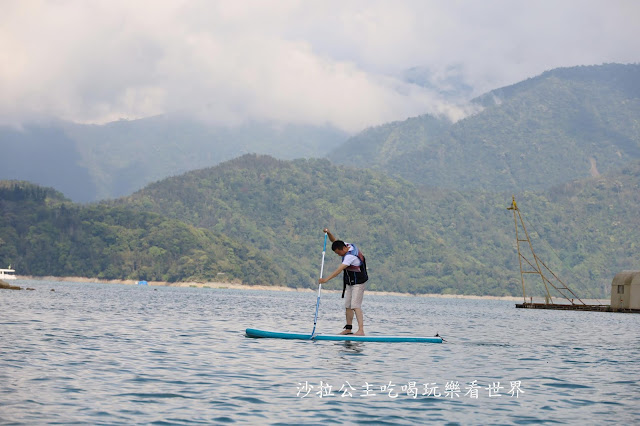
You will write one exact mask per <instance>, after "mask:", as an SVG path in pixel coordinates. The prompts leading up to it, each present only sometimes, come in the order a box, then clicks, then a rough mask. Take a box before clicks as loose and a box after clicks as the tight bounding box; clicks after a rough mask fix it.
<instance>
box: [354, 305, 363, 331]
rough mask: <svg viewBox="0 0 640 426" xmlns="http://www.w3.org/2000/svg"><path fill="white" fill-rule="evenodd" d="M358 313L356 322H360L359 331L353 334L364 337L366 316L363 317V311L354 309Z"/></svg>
mask: <svg viewBox="0 0 640 426" xmlns="http://www.w3.org/2000/svg"><path fill="white" fill-rule="evenodd" d="M353 311H355V313H356V320H358V331H356V332H355V333H353V334H354V335H356V336H364V323H363V321H364V315H362V309H360V308H355V309H353Z"/></svg>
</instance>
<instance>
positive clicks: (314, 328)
mask: <svg viewBox="0 0 640 426" xmlns="http://www.w3.org/2000/svg"><path fill="white" fill-rule="evenodd" d="M326 251H327V233H326V232H325V233H324V246H323V247H322V263H321V264H320V278H322V275H323V273H324V254H325V253H326ZM321 291H322V283H318V300H317V301H316V316H315V317H314V318H313V331H312V332H311V337H313V335H314V334H315V332H316V324H317V323H318V308H319V307H320V292H321Z"/></svg>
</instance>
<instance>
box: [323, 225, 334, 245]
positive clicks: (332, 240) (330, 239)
mask: <svg viewBox="0 0 640 426" xmlns="http://www.w3.org/2000/svg"><path fill="white" fill-rule="evenodd" d="M323 231H324V232H326V233H327V236H329V241H331V242H334V241H335V240H336V237H334V236H333V234H332V233H331V231H329V228H324V229H323Z"/></svg>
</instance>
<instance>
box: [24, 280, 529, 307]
mask: <svg viewBox="0 0 640 426" xmlns="http://www.w3.org/2000/svg"><path fill="white" fill-rule="evenodd" d="M18 280H33V281H62V282H76V283H101V284H125V285H137V284H138V281H135V280H100V279H98V278H87V277H54V276H46V277H34V276H27V275H22V276H19V277H18ZM147 283H148V284H149V286H150V287H191V288H212V289H232V290H267V291H294V292H313V293H315V292H316V291H317V290H316V289H313V288H292V287H284V286H267V285H249V284H240V283H234V282H216V281H210V282H204V283H203V282H189V281H186V282H175V283H170V282H165V281H147ZM322 291H323V292H326V293H342V290H329V289H324V288H323V289H322ZM367 294H372V295H377V296H404V297H434V298H441V299H478V300H506V301H513V302H517V301H522V297H518V296H477V295H466V294H410V293H399V292H392V291H376V290H367Z"/></svg>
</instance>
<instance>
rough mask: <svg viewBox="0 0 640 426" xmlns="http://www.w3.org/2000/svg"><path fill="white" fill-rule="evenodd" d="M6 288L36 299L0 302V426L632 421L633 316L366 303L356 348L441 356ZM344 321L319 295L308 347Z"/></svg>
mask: <svg viewBox="0 0 640 426" xmlns="http://www.w3.org/2000/svg"><path fill="white" fill-rule="evenodd" d="M19 284H20V285H22V286H23V287H24V286H28V287H33V288H36V290H35V291H30V292H26V291H12V292H3V293H0V327H2V333H1V334H0V359H2V365H1V367H0V423H24V424H42V423H64V424H66V423H71V422H78V423H83V424H95V423H108V424H114V423H126V424H130V423H153V422H166V423H195V422H198V423H228V422H240V423H259V424H264V423H281V424H282V423H290V424H306V423H314V424H324V423H356V422H362V423H375V424H385V423H387V424H414V423H425V422H427V421H434V422H436V423H445V422H453V423H455V422H458V423H464V424H468V423H472V424H487V423H521V422H524V423H528V422H531V423H535V422H558V423H572V424H574V423H576V422H579V421H582V422H586V423H590V424H598V423H604V422H606V421H609V420H610V419H612V418H615V419H616V420H617V421H620V422H623V423H629V424H632V423H638V421H640V408H639V407H638V404H637V399H638V397H639V396H640V387H639V385H638V383H637V381H636V380H633V379H632V378H634V377H637V376H638V373H639V372H640V367H639V365H640V363H639V361H640V356H639V355H638V351H637V349H638V348H639V347H640V332H639V330H640V315H624V314H613V313H600V312H563V311H535V310H520V309H515V307H514V306H513V303H511V302H503V301H493V300H463V299H431V298H422V297H399V296H374V295H369V294H368V295H366V296H365V302H364V303H365V305H364V306H363V307H364V309H365V318H366V321H367V330H368V333H369V334H383V335H420V336H433V335H435V334H436V333H439V334H440V335H441V336H442V337H444V338H445V341H446V343H445V344H442V345H440V344H421V343H375V342H350V341H340V342H328V341H297V340H278V339H250V338H246V337H245V336H244V330H245V328H248V327H253V328H262V329H268V330H279V331H286V332H306V333H309V332H310V331H311V329H312V327H313V317H314V313H315V303H316V295H315V293H313V292H300V293H295V292H269V291H240V290H218V289H194V288H170V287H160V288H151V287H139V286H121V285H106V284H75V283H59V282H42V281H29V282H26V281H22V282H21V283H19ZM51 288H54V289H55V292H51V291H50V289H51ZM343 321H344V308H343V307H342V300H341V299H340V297H339V294H336V293H328V292H327V293H325V294H323V296H322V301H321V305H320V312H319V321H318V330H317V331H318V332H319V333H332V332H335V330H338V329H340V328H341V327H342V325H343ZM516 389H517V391H516ZM519 391H521V393H520V392H519ZM516 394H517V395H516Z"/></svg>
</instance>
